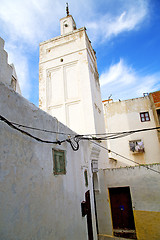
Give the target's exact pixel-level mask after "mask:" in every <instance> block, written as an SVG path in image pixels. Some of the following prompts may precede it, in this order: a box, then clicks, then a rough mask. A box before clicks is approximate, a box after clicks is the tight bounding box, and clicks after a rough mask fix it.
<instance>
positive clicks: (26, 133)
mask: <svg viewBox="0 0 160 240" xmlns="http://www.w3.org/2000/svg"><path fill="white" fill-rule="evenodd" d="M0 120H1V121H3V122H5V123H6V124H7V125H8V126H10V127H11V128H13V129H15V130H17V131H19V132H21V133H22V134H25V135H27V136H29V137H31V138H33V139H35V140H37V141H39V142H43V143H52V144H59V145H61V144H62V143H63V142H69V143H70V145H71V147H72V149H73V151H77V150H78V149H79V141H80V140H89V141H90V142H92V143H94V144H95V145H97V146H99V147H101V148H103V149H105V150H107V151H108V152H112V153H114V154H116V155H117V156H119V157H122V158H124V159H126V160H127V161H130V162H133V163H136V164H138V165H140V166H143V167H145V168H147V169H149V170H151V171H154V172H156V173H159V174H160V172H159V171H157V170H154V169H152V168H150V167H148V166H145V165H141V164H140V163H138V162H135V161H133V160H131V159H129V158H127V157H125V156H123V155H121V154H119V153H116V152H114V151H112V150H109V149H108V148H106V147H104V146H102V145H100V144H98V143H96V142H94V141H93V140H96V141H97V140H106V139H102V138H96V137H92V138H87V137H83V136H84V135H76V136H75V137H72V138H71V137H70V138H68V139H64V140H61V141H59V140H57V141H47V140H43V139H41V138H38V137H36V136H33V135H32V134H30V133H28V132H26V131H24V130H22V129H20V128H17V127H16V126H14V125H13V124H15V123H13V122H10V121H8V120H7V119H6V118H4V117H3V116H1V115H0ZM17 125H19V124H17ZM21 126H22V125H21ZM32 129H33V128H32ZM153 129H157V128H152V129H151V128H150V130H153ZM36 130H37V129H36ZM143 130H144V129H143ZM143 130H142V131H143ZM145 130H146V129H145ZM139 131H140V130H139ZM52 133H53V132H52ZM54 133H55V132H54ZM124 133H128V134H129V132H124ZM130 133H134V131H130ZM121 134H122V133H121ZM121 137H122V136H121ZM73 140H74V141H75V143H74V142H73Z"/></svg>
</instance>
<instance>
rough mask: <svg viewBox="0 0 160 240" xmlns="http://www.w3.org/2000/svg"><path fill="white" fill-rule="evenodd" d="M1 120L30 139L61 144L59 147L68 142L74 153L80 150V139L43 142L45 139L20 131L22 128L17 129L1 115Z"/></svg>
mask: <svg viewBox="0 0 160 240" xmlns="http://www.w3.org/2000/svg"><path fill="white" fill-rule="evenodd" d="M0 120H1V121H3V122H5V123H6V124H7V125H8V126H10V127H11V128H13V129H15V130H17V131H19V132H21V133H23V134H25V135H27V136H29V137H31V138H33V139H35V140H37V141H38V142H43V143H52V144H59V145H61V144H62V143H64V142H68V143H70V145H71V147H72V149H73V151H77V150H78V149H79V139H77V138H76V137H73V138H71V137H70V138H69V139H64V140H61V141H60V140H57V141H46V140H43V139H41V138H38V137H35V136H33V135H32V134H30V133H28V132H26V131H24V130H22V129H20V128H17V127H16V126H14V125H13V124H12V123H11V122H10V121H8V120H7V119H6V118H4V117H3V116H1V115H0ZM73 140H74V141H75V143H74V142H73Z"/></svg>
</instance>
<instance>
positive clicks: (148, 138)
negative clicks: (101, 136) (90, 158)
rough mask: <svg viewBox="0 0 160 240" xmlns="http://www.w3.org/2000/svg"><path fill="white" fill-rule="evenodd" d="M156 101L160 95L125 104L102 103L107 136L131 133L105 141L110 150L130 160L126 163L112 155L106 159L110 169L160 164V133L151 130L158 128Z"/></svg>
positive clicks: (156, 130)
mask: <svg viewBox="0 0 160 240" xmlns="http://www.w3.org/2000/svg"><path fill="white" fill-rule="evenodd" d="M159 98H160V91H157V92H155V93H150V94H149V95H147V96H144V97H140V98H135V99H128V100H125V101H117V102H113V101H108V100H107V101H103V105H104V114H105V123H106V132H108V133H118V132H130V131H133V133H128V135H127V133H126V134H124V135H122V137H121V136H120V137H118V138H115V139H111V140H108V147H109V149H111V150H112V151H113V152H118V153H119V154H120V155H122V156H125V157H126V158H128V159H131V161H129V160H127V159H125V158H122V157H120V156H116V154H114V153H112V152H111V153H109V158H110V161H112V162H113V166H115V167H117V166H124V165H126V166H134V165H136V164H137V163H138V164H152V163H160V140H159V130H160V129H154V128H156V127H159V126H160V124H159V119H158V116H159V115H158V113H159V105H158V104H159V101H160V100H159ZM142 129H144V131H141V130H142ZM145 129H146V131H145ZM152 129H153V130H152Z"/></svg>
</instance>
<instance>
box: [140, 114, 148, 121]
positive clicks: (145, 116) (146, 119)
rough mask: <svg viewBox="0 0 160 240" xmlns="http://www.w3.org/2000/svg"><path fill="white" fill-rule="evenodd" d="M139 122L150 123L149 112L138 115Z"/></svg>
mask: <svg viewBox="0 0 160 240" xmlns="http://www.w3.org/2000/svg"><path fill="white" fill-rule="evenodd" d="M140 118H141V122H147V121H150V117H149V112H142V113H140Z"/></svg>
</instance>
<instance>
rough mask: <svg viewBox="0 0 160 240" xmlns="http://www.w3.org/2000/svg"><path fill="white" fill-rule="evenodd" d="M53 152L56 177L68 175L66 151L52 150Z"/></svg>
mask: <svg viewBox="0 0 160 240" xmlns="http://www.w3.org/2000/svg"><path fill="white" fill-rule="evenodd" d="M52 151H53V173H54V175H61V174H66V166H65V165H66V164H65V151H62V150H55V149H52Z"/></svg>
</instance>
